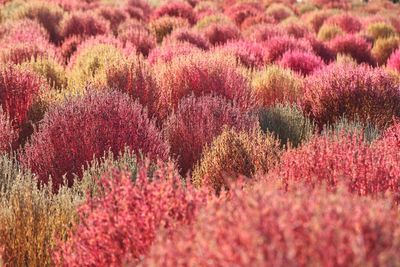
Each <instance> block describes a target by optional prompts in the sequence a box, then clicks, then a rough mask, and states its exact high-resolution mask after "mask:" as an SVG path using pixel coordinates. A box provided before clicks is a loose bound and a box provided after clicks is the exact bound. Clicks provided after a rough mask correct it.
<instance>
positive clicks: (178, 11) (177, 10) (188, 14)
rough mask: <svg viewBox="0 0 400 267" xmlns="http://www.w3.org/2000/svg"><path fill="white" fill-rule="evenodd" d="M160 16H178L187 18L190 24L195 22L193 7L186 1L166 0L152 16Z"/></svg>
mask: <svg viewBox="0 0 400 267" xmlns="http://www.w3.org/2000/svg"><path fill="white" fill-rule="evenodd" d="M162 16H170V17H180V18H183V19H187V20H188V21H189V23H190V24H192V25H193V24H194V23H196V15H195V13H194V11H193V7H192V6H190V5H189V4H188V3H186V2H183V1H182V2H167V3H165V4H163V5H161V6H160V7H158V8H157V9H156V10H155V11H154V13H153V17H154V18H155V19H157V18H160V17H162Z"/></svg>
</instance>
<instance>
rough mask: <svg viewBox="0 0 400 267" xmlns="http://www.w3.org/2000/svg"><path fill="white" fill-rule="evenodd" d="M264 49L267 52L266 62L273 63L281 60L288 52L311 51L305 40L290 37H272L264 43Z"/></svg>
mask: <svg viewBox="0 0 400 267" xmlns="http://www.w3.org/2000/svg"><path fill="white" fill-rule="evenodd" d="M265 49H266V51H267V56H266V58H267V62H274V61H277V60H279V59H281V57H282V56H283V54H285V53H286V52H287V51H290V50H298V51H304V52H310V51H312V47H311V45H310V43H309V42H308V41H307V40H305V39H301V40H297V39H295V38H294V37H292V36H277V37H273V38H271V39H270V40H269V41H268V42H266V43H265Z"/></svg>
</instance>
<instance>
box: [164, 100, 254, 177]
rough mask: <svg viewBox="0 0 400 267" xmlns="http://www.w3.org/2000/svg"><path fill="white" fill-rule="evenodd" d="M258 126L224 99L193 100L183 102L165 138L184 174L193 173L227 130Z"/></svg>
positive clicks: (166, 125)
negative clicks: (215, 140) (204, 154)
mask: <svg viewBox="0 0 400 267" xmlns="http://www.w3.org/2000/svg"><path fill="white" fill-rule="evenodd" d="M255 123H256V121H255V119H252V118H251V117H250V116H249V115H247V114H244V113H242V112H241V110H240V109H239V108H238V107H237V106H236V105H235V104H232V103H230V102H228V101H227V100H225V99H223V98H221V97H216V96H215V97H212V96H202V97H199V98H196V97H195V96H190V97H187V98H184V99H182V100H181V101H180V103H179V106H178V108H177V110H176V112H174V113H172V114H171V115H170V116H169V117H168V118H167V120H166V122H165V125H164V128H165V135H166V138H167V140H168V141H169V144H170V146H171V153H172V154H173V155H174V157H175V158H177V159H178V165H179V167H180V171H181V173H182V174H186V172H187V171H190V170H192V167H193V165H194V164H195V163H196V162H197V161H198V160H199V159H200V157H201V153H202V151H203V147H204V146H205V145H209V144H210V143H211V142H212V140H213V139H214V138H215V137H216V136H218V135H220V134H221V133H222V131H223V129H224V127H225V126H228V127H234V128H235V129H237V130H245V129H251V128H252V126H254V125H255Z"/></svg>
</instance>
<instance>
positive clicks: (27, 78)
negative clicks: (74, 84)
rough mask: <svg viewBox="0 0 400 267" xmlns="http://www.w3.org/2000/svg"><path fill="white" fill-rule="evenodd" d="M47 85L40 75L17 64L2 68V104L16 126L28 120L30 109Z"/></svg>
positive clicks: (0, 71) (0, 80) (0, 100)
mask: <svg viewBox="0 0 400 267" xmlns="http://www.w3.org/2000/svg"><path fill="white" fill-rule="evenodd" d="M45 89H46V86H45V84H44V83H43V82H42V80H41V79H40V78H39V76H38V75H36V74H35V73H33V72H32V71H30V70H26V69H23V68H21V67H20V66H16V65H10V64H8V65H4V66H1V68H0V104H1V106H2V108H3V111H4V112H6V113H7V114H8V115H9V116H10V120H11V122H12V124H13V126H14V127H17V128H18V127H21V126H22V124H23V123H26V122H27V119H28V111H29V109H30V108H31V106H32V104H33V103H34V101H35V98H36V96H37V95H38V94H39V92H40V91H41V90H45Z"/></svg>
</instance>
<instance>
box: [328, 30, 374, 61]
mask: <svg viewBox="0 0 400 267" xmlns="http://www.w3.org/2000/svg"><path fill="white" fill-rule="evenodd" d="M329 47H330V48H331V49H332V50H333V51H334V52H335V53H336V54H344V55H349V56H351V57H352V58H354V59H355V60H356V61H357V63H358V64H360V63H367V64H370V65H374V64H375V62H374V59H373V56H372V54H371V45H370V44H369V43H368V42H367V41H366V40H365V39H364V38H362V37H360V36H357V35H352V34H348V35H344V36H338V37H336V38H335V39H333V40H332V41H330V42H329Z"/></svg>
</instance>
